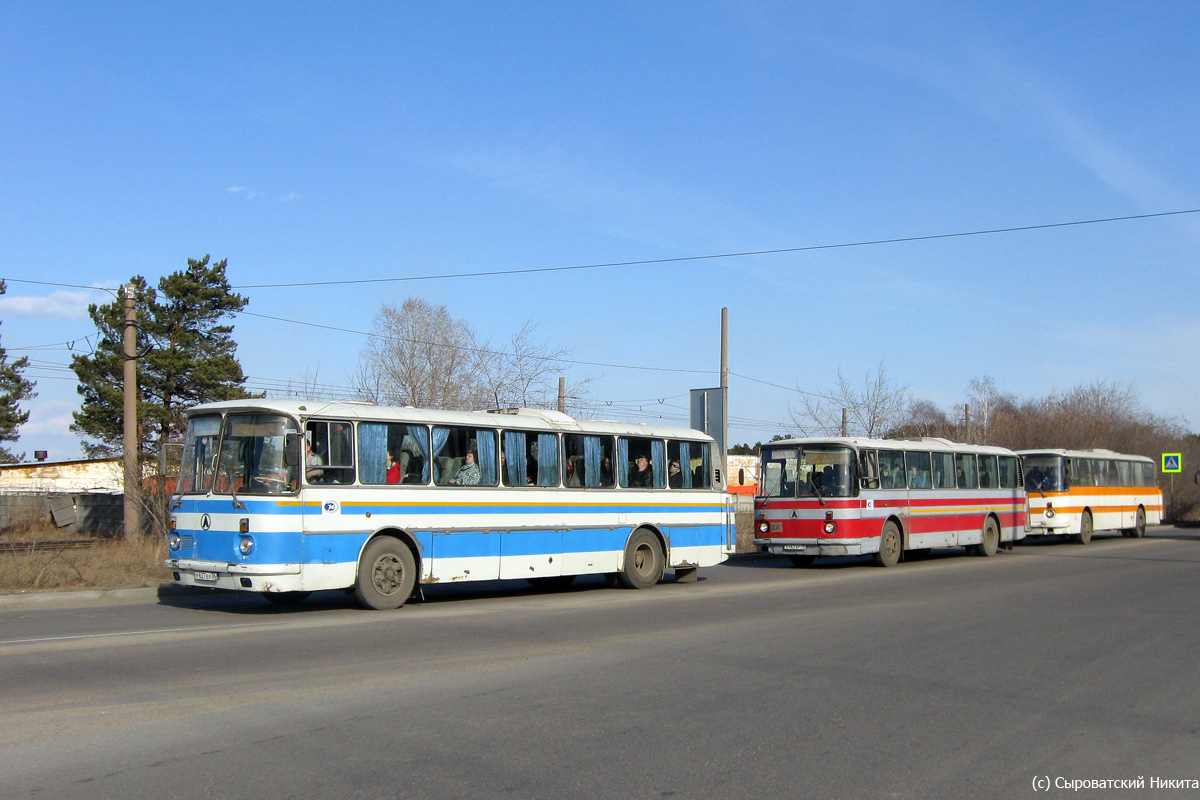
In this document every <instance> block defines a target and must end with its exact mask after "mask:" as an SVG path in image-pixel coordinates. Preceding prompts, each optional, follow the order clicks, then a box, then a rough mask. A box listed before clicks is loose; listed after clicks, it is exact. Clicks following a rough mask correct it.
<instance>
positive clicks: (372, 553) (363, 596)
mask: <svg viewBox="0 0 1200 800" xmlns="http://www.w3.org/2000/svg"><path fill="white" fill-rule="evenodd" d="M416 582H417V563H416V559H414V558H413V554H412V551H411V550H409V549H408V546H407V545H405V544H404V542H402V541H400V540H399V539H396V538H393V537H391V536H380V537H378V538H376V539H372V540H371V543H370V544H368V545H367V546H366V548H365V549H364V550H363V554H362V557H361V558H360V559H359V560H358V580H357V581H355V584H354V597H355V599H357V600H358V602H359V603H360V604H362V605H363V607H365V608H374V609H392V608H399V607H400V606H402V605H404V603H405V601H407V600H408V598H409V597H411V596H412V593H413V587H414V586H416Z"/></svg>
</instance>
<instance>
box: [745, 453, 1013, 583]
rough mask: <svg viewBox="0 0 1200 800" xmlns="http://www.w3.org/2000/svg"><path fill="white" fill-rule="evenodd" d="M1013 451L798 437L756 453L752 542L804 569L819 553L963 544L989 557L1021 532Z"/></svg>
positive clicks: (878, 558) (886, 552)
mask: <svg viewBox="0 0 1200 800" xmlns="http://www.w3.org/2000/svg"><path fill="white" fill-rule="evenodd" d="M1027 513H1028V506H1027V504H1026V501H1025V489H1024V487H1023V486H1022V484H1021V480H1020V464H1019V461H1018V459H1017V455H1016V453H1014V452H1013V451H1011V450H1005V449H1004V448H1002V447H988V446H984V445H966V444H955V443H954V442H950V441H948V440H946V439H935V438H920V439H866V438H805V439H785V440H781V441H777V442H771V443H770V444H768V445H764V446H763V450H762V467H761V469H760V471H759V488H758V494H757V496H756V497H755V500H754V525H755V527H754V532H755V539H754V544H755V545H756V546H757V549H758V551H759V552H763V553H777V554H781V555H786V556H788V557H789V558H790V559H791V561H792V563H793V564H795V565H796V566H807V565H809V564H811V563H812V561H813V559H815V558H817V557H818V556H857V555H867V554H872V555H874V557H875V562H876V563H877V564H879V565H880V566H885V567H890V566H893V565H895V564H896V563H898V562H899V561H900V559H901V557H902V556H903V555H904V553H906V552H907V553H909V554H910V555H912V556H920V555H925V554H927V553H928V551H929V550H930V549H931V548H934V547H966V548H967V550H968V551H969V552H971V553H973V554H976V555H981V556H991V555H993V554H994V553H995V552H996V549H997V548H998V547H999V545H1000V543H1001V542H1012V541H1016V540H1017V539H1020V538H1022V537H1023V536H1024V535H1025V530H1026V527H1025V523H1026V515H1027Z"/></svg>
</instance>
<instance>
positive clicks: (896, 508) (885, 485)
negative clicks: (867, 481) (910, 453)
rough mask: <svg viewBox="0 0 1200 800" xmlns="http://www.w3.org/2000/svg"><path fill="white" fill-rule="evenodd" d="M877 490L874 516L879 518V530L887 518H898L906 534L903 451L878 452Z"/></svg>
mask: <svg viewBox="0 0 1200 800" xmlns="http://www.w3.org/2000/svg"><path fill="white" fill-rule="evenodd" d="M879 488H880V490H881V491H880V492H879V495H878V498H877V499H876V500H875V514H874V516H876V517H877V518H879V520H880V523H879V530H880V531H882V530H883V521H884V520H886V519H887V518H888V517H892V516H895V517H899V519H900V528H901V530H902V531H903V532H905V533H907V532H909V531H910V530H911V526H910V522H909V514H910V509H909V498H908V473H907V472H906V471H905V465H904V451H903V450H880V451H879Z"/></svg>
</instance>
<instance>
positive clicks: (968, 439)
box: [963, 403, 971, 444]
mask: <svg viewBox="0 0 1200 800" xmlns="http://www.w3.org/2000/svg"><path fill="white" fill-rule="evenodd" d="M963 414H964V417H965V420H966V423H967V437H966V439H965V440H964V441H965V442H966V443H967V444H970V443H971V404H970V403H967V404H966V405H965V406H964V412H963Z"/></svg>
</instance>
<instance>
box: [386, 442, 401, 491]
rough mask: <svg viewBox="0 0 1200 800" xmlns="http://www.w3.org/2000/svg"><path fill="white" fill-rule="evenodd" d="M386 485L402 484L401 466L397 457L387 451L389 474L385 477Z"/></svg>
mask: <svg viewBox="0 0 1200 800" xmlns="http://www.w3.org/2000/svg"><path fill="white" fill-rule="evenodd" d="M383 479H384V481H385V482H386V483H399V482H400V464H399V463H397V462H396V457H395V456H394V455H392V451H391V450H388V451H387V474H386V475H384V478H383Z"/></svg>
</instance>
